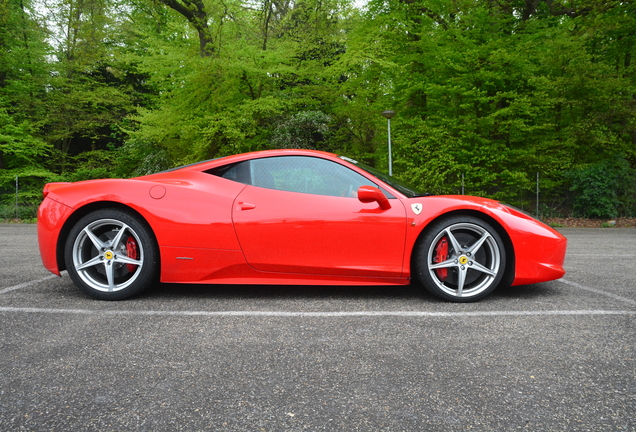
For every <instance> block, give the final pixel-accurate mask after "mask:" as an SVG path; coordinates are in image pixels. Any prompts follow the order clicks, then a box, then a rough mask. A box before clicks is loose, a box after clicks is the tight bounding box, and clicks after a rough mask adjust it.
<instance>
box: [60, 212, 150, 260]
mask: <svg viewBox="0 0 636 432" xmlns="http://www.w3.org/2000/svg"><path fill="white" fill-rule="evenodd" d="M102 209H115V210H122V211H125V212H127V213H130V214H132V215H133V216H135V217H137V218H139V220H140V221H141V222H142V223H144V224H145V225H146V226H147V227H148V229H149V231H150V233H152V236H153V238H154V240H155V242H156V241H157V236H156V234H155V232H154V230H153V229H152V226H150V224H149V223H148V221H147V220H146V218H145V217H144V216H143V215H142V214H141V213H139V212H138V211H137V210H135V209H134V208H132V207H130V206H127V205H125V204H122V203H119V202H116V201H98V202H93V203H89V204H86V205H84V206H82V207H80V208H78V209H77V210H75V211H74V212H73V214H71V216H69V218H68V219H67V220H66V222H64V226H63V227H62V229H61V230H60V235H59V236H58V239H57V245H56V247H55V255H56V260H57V265H58V269H59V271H62V270H66V261H65V260H64V248H65V245H66V240H67V239H68V236H69V234H70V232H71V230H72V229H73V227H74V226H75V224H76V223H77V222H78V221H79V220H80V219H81V218H83V217H84V216H86V215H87V214H89V213H91V212H93V211H96V210H102ZM159 259H161V258H160V257H159Z"/></svg>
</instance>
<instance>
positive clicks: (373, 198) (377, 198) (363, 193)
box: [358, 186, 391, 210]
mask: <svg viewBox="0 0 636 432" xmlns="http://www.w3.org/2000/svg"><path fill="white" fill-rule="evenodd" d="M358 199H359V200H360V202H363V203H365V204H367V203H372V202H377V203H378V205H379V206H380V208H381V209H382V210H388V209H390V208H391V204H390V203H389V200H388V199H387V197H385V196H384V194H383V193H382V191H381V190H380V189H378V188H376V187H373V186H360V187H359V188H358Z"/></svg>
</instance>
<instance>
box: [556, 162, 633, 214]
mask: <svg viewBox="0 0 636 432" xmlns="http://www.w3.org/2000/svg"><path fill="white" fill-rule="evenodd" d="M567 177H568V178H569V179H570V182H571V187H570V190H571V191H573V192H574V193H575V194H574V205H573V210H574V212H575V214H576V215H577V216H583V217H591V218H600V219H603V218H614V217H616V216H619V215H623V216H631V215H633V214H635V213H636V209H635V207H636V205H635V204H636V197H635V191H636V173H635V171H634V170H633V169H631V168H630V167H629V163H628V162H627V161H626V160H625V159H624V158H623V157H620V156H619V157H614V158H612V159H606V160H604V161H602V162H599V163H596V164H592V165H587V166H584V167H581V168H578V169H575V170H572V171H570V172H569V173H568V174H567Z"/></svg>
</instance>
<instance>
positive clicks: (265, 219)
mask: <svg viewBox="0 0 636 432" xmlns="http://www.w3.org/2000/svg"><path fill="white" fill-rule="evenodd" d="M243 164H244V165H243V166H242V167H239V169H237V170H236V171H238V172H243V176H244V178H249V179H250V180H249V183H250V184H249V185H248V186H247V187H245V189H244V190H243V191H242V192H241V193H240V194H239V195H238V197H237V198H236V200H235V202H234V206H233V222H234V226H235V230H236V234H237V236H238V239H239V243H240V245H241V248H242V250H243V253H244V254H245V258H246V260H247V262H248V263H249V264H250V265H251V266H252V267H253V268H254V269H256V270H260V271H268V272H283V273H300V274H320V275H342V276H347V275H349V276H377V277H400V276H401V275H402V268H403V259H404V242H405V236H406V215H405V209H404V206H403V204H402V202H401V201H400V200H399V199H397V198H395V197H391V198H393V199H389V200H388V201H389V202H390V204H391V206H390V208H388V209H382V208H380V206H379V205H378V203H377V202H372V203H366V204H365V203H362V202H360V201H359V200H358V199H357V189H358V187H360V186H362V185H371V186H377V185H376V184H375V183H374V182H372V181H370V180H369V179H367V178H366V177H364V176H362V175H360V174H358V173H356V172H355V171H353V170H351V169H349V168H348V167H345V166H343V165H340V164H338V163H336V162H333V161H330V160H326V159H322V158H317V157H306V156H281V157H270V158H262V159H257V160H251V161H247V162H244V163H243ZM247 165H248V166H247ZM246 182H247V181H246Z"/></svg>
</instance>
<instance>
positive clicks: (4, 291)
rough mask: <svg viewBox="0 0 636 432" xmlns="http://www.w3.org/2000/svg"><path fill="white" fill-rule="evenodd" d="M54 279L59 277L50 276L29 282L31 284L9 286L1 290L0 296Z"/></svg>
mask: <svg viewBox="0 0 636 432" xmlns="http://www.w3.org/2000/svg"><path fill="white" fill-rule="evenodd" d="M56 277H59V276H57V275H50V276H47V277H43V278H41V279H37V280H34V281H31V282H25V283H21V284H19V285H13V286H10V287H8V288H3V289H1V290H0V294H4V293H8V292H10V291H15V290H19V289H22V288H26V287H29V286H31V285H36V284H39V283H40V282H44V281H47V280H49V279H53V278H56Z"/></svg>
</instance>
